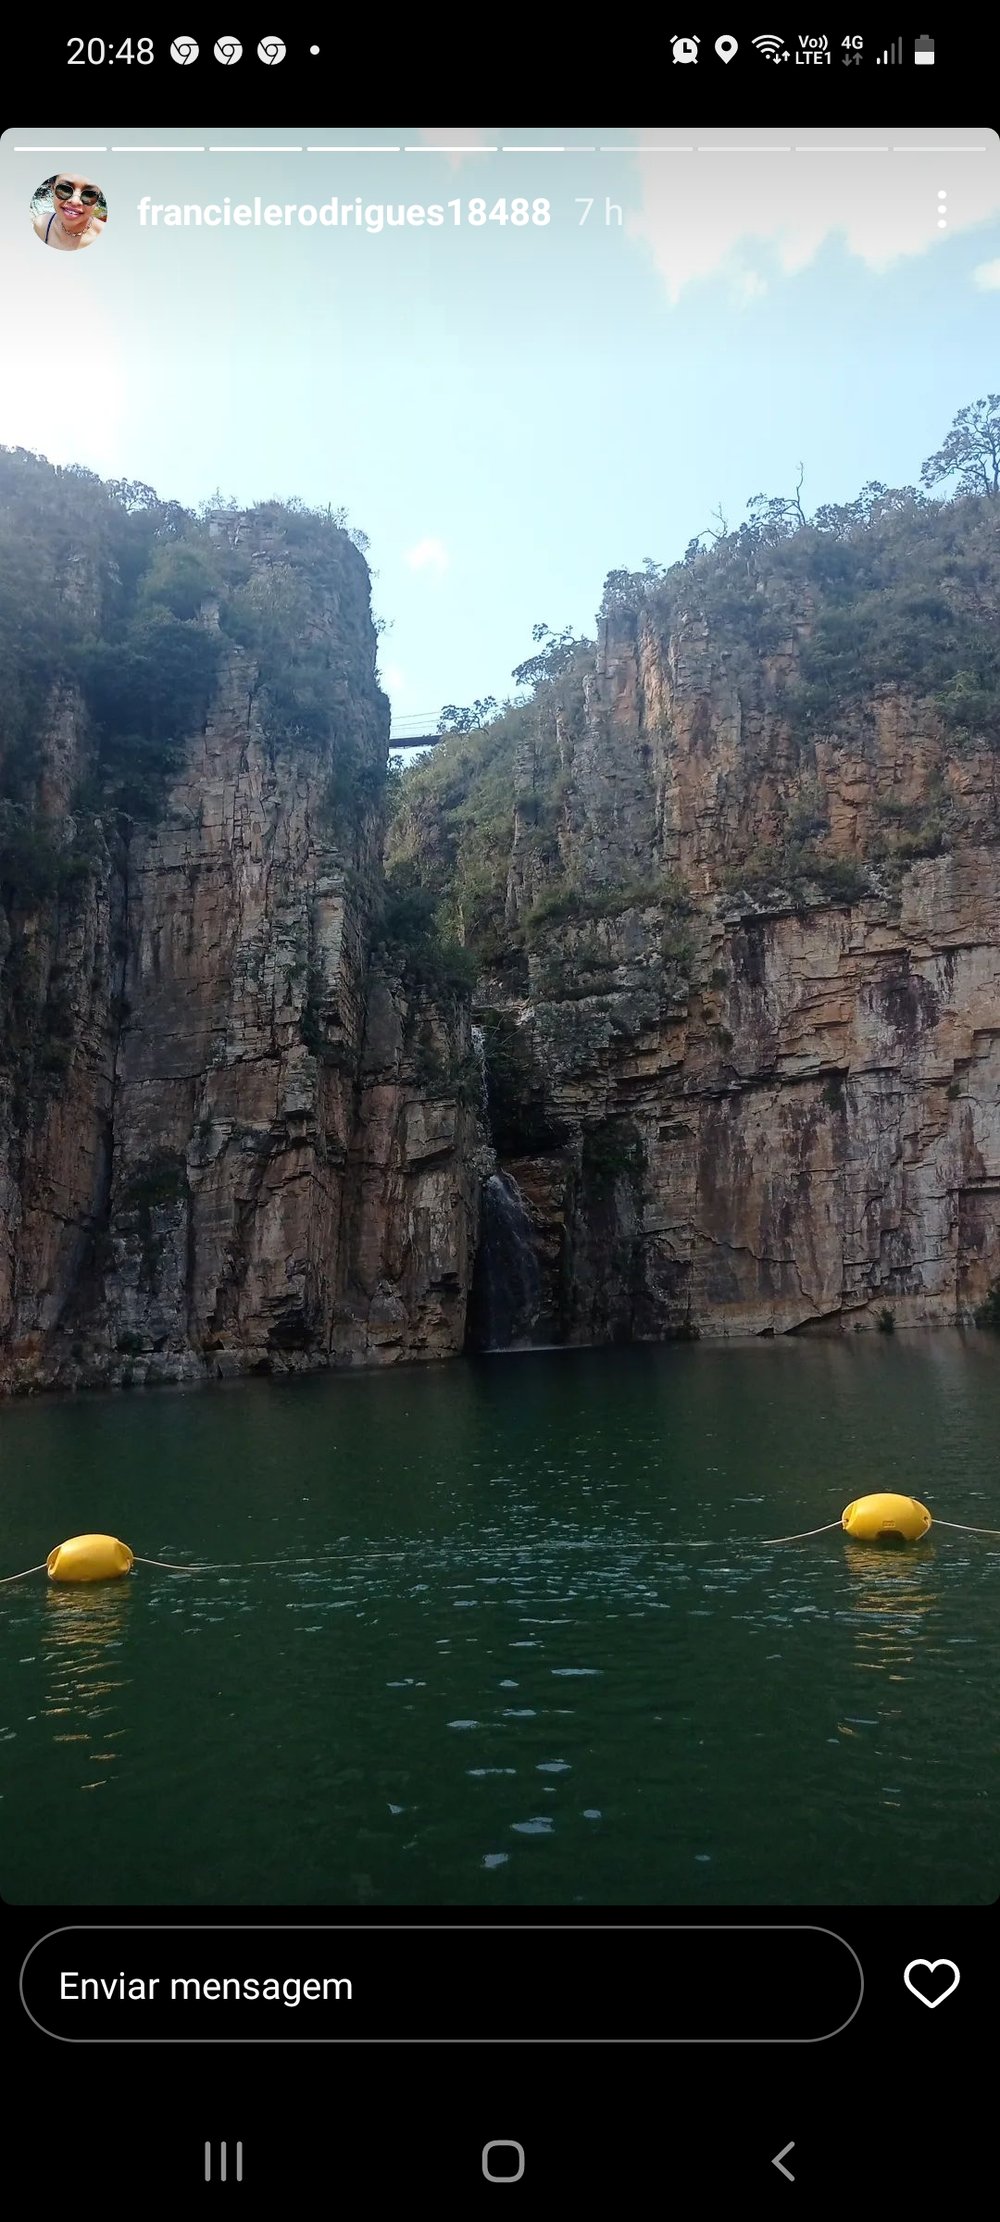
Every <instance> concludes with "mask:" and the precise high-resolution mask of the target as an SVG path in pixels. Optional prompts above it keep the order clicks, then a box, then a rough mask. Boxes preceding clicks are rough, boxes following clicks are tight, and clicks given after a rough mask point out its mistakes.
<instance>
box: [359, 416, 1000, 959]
mask: <svg viewBox="0 0 1000 2222" xmlns="http://www.w3.org/2000/svg"><path fill="white" fill-rule="evenodd" d="M998 453H1000V397H998V396H996V395H989V396H987V397H986V398H985V399H984V400H983V401H982V402H980V403H976V404H973V405H971V406H970V408H968V409H966V410H963V411H960V412H959V415H958V417H957V418H956V420H955V423H954V425H953V426H952V429H951V432H950V433H949V435H948V438H947V440H946V441H945V443H944V445H943V447H942V448H941V449H940V451H939V452H938V453H937V454H936V455H934V456H931V457H930V458H929V459H928V461H927V463H926V464H925V465H924V467H923V474H922V476H923V488H922V489H918V488H916V487H912V486H907V487H900V488H891V487H888V486H886V485H883V484H881V483H876V482H873V483H870V484H869V485H867V486H865V487H864V488H863V489H862V491H861V493H860V494H859V495H858V497H857V499H856V500H855V501H852V502H848V503H844V504H840V505H836V504H826V505H824V506H823V507H821V508H820V509H818V510H817V511H816V513H815V515H813V516H811V517H810V516H807V514H806V512H805V510H804V508H803V505H802V479H801V474H800V482H799V485H798V487H797V488H796V491H795V493H794V494H793V495H791V496H788V497H781V496H779V497H772V496H765V495H757V496H755V497H754V499H753V500H752V501H751V502H750V503H749V505H748V513H747V517H746V520H745V522H744V523H743V524H741V525H740V526H739V527H738V528H736V529H735V530H730V529H729V527H728V525H727V524H726V521H725V519H723V518H721V517H720V519H719V523H718V529H717V530H715V531H713V532H712V533H711V534H708V535H702V536H701V537H700V538H699V539H698V540H696V541H692V542H691V544H690V545H689V547H688V548H687V550H686V552H685V555H684V557H683V558H682V560H681V561H679V562H676V563H674V564H672V565H669V566H663V565H661V564H658V563H655V562H653V561H652V560H651V559H647V561H646V562H645V564H644V566H643V568H642V569H641V570H639V571H636V572H632V571H613V572H610V573H609V574H608V577H607V579H606V581H605V588H604V597H603V601H602V605H601V609H600V612H599V623H600V626H601V638H600V642H599V644H598V646H597V647H595V646H594V645H593V644H592V643H591V642H589V641H583V640H581V641H574V640H573V638H572V636H571V635H570V633H569V632H568V631H565V630H564V631H563V632H562V633H558V634H557V633H554V632H552V631H551V629H550V628H549V627H547V626H536V628H535V639H536V644H540V645H539V647H538V653H537V654H536V655H535V656H534V657H530V658H529V659H528V660H527V661H526V662H525V663H523V664H521V665H518V666H517V667H516V669H515V671H514V673H513V675H512V676H513V678H514V679H515V681H516V683H517V686H518V689H519V692H518V694H517V695H516V696H514V697H513V698H512V700H510V701H509V702H507V703H505V704H504V705H503V706H502V707H501V708H500V710H499V711H496V706H495V705H493V704H491V703H476V704H474V705H473V708H472V710H470V711H462V710H459V709H457V708H456V707H455V705H449V706H448V709H447V711H446V712H445V713H444V714H443V717H442V726H443V728H446V730H445V736H444V738H443V739H442V740H441V741H440V743H439V744H438V746H437V747H436V748H435V750H434V752H433V754H432V755H428V756H427V757H425V758H424V759H423V761H421V762H420V763H419V764H417V765H416V766H414V767H413V768H412V769H411V770H410V771H408V772H406V773H405V774H404V775H403V778H402V780H401V782H400V784H399V788H398V795H397V801H396V809H395V817H394V822H393V825H392V828H391V832H390V841H389V857H390V861H391V862H392V863H393V864H395V865H396V866H399V865H405V866H406V868H407V870H408V871H409V872H410V873H411V875H412V877H413V881H414V884H418V885H420V886H422V887H423V888H424V890H425V891H426V893H427V896H428V899H429V900H430V901H431V903H432V907H433V910H434V914H435V916H436V918H437V921H438V923H439V925H440V927H441V929H442V931H444V932H445V933H446V934H447V935H449V936H450V937H452V938H453V939H457V940H458V941H461V942H463V943H464V944H465V945H466V947H467V948H469V949H470V950H471V951H472V952H473V954H474V956H475V958H476V960H477V962H478V963H479V965H480V968H481V969H482V970H484V971H493V972H494V973H497V974H499V975H500V976H503V975H504V974H505V973H506V974H512V973H513V974H517V973H518V971H519V970H520V976H521V978H522V981H523V979H524V962H525V955H526V953H531V952H532V951H533V950H537V949H539V948H540V947H541V945H542V944H543V942H545V941H547V939H548V937H549V936H550V935H551V933H552V932H553V930H556V931H558V930H559V929H560V928H562V927H565V926H568V925H571V924H580V923H583V922H585V921H586V920H588V919H591V920H592V919H594V918H597V917H604V918H608V917H614V916H621V915H622V914H623V913H624V912H625V911H627V910H628V909H629V908H630V907H636V906H638V907H648V905H650V904H656V903H660V904H662V905H663V908H664V934H665V936H666V937H667V939H668V940H669V939H671V938H673V939H674V940H675V941H676V943H677V954H678V956H679V957H680V956H681V955H682V954H683V952H682V950H681V948H680V942H681V941H682V940H683V939H684V930H683V928H682V926H681V924H680V921H679V920H678V917H677V916H676V904H677V899H678V895H680V897H681V899H682V900H683V898H684V894H685V890H684V889H683V888H678V886H677V884H676V878H675V876H672V875H670V874H667V875H666V876H665V877H664V875H663V874H660V873H658V872H657V870H656V864H655V856H654V859H653V864H652V870H651V871H647V874H646V876H645V878H638V879H637V878H636V877H635V875H632V876H629V875H628V874H627V873H626V872H624V871H622V872H621V873H620V874H619V875H618V877H617V878H616V877H615V876H614V874H613V873H612V874H611V875H610V876H609V875H608V873H607V872H605V873H604V874H603V876H602V875H601V874H600V873H599V872H596V871H595V853H596V852H595V844H594V842H593V839H592V832H593V824H592V818H591V817H588V806H587V805H586V804H582V803H581V795H580V778H579V766H578V763H577V761H576V752H577V747H578V743H579V740H580V736H581V733H582V732H583V731H584V730H585V729H586V727H587V721H588V719H589V720H590V723H591V733H592V735H593V734H594V733H596V734H597V736H598V741H599V747H600V748H601V749H606V760H605V761H602V760H600V759H598V762H597V766H596V772H595V764H594V750H593V739H592V741H591V764H590V770H589V775H588V776H589V777H590V778H591V782H592V783H593V780H594V778H595V776H599V777H603V778H604V780H605V782H606V785H607V788H608V790H609V795H610V799H609V800H608V801H607V802H606V804H605V805H604V807H605V808H606V811H607V812H609V813H610V814H611V817H612V819H613V817H614V813H615V810H616V809H617V807H618V806H617V804H616V803H615V800H614V784H615V780H616V776H617V770H618V766H617V763H616V760H615V759H616V749H615V741H614V737H613V731H612V730H611V729H604V737H603V738H602V737H601V734H602V729H601V727H600V724H599V722H598V723H597V724H595V718H596V719H598V720H599V718H600V690H601V685H602V677H603V673H604V670H605V668H606V658H607V657H609V656H610V657H612V658H614V656H616V655H617V654H619V653H620V652H621V651H622V650H623V649H624V650H625V651H626V652H632V653H634V654H642V653H643V651H644V649H645V650H648V651H651V653H652V654H653V656H654V658H655V659H656V660H657V661H658V664H659V668H660V669H661V670H663V671H666V670H668V669H669V667H670V661H671V644H672V643H674V642H677V641H680V642H681V643H684V642H690V641H694V642H697V641H698V640H699V638H701V639H703V640H704V641H705V644H706V652H707V654H708V656H709V658H710V659H711V657H713V656H716V657H718V656H721V658H722V667H723V678H724V682H725V686H726V687H727V688H728V689H729V690H730V698H731V695H732V692H733V690H735V693H736V695H737V697H738V699H739V702H740V704H741V709H742V713H743V716H744V722H745V721H746V718H747V715H748V714H749V715H750V716H751V717H756V719H757V725H758V730H759V727H760V721H761V719H762V718H763V719H764V720H765V721H768V722H772V723H773V722H780V725H781V728H782V729H783V731H784V732H785V733H786V734H787V737H788V746H789V749H790V751H791V757H792V762H793V763H795V764H797V770H796V771H795V772H794V773H793V775H792V776H788V775H785V777H784V803H783V810H784V822H783V825H782V827H781V829H780V831H779V832H778V833H777V835H776V837H775V838H774V839H773V840H772V842H771V845H770V846H766V845H765V846H758V847H757V848H756V849H755V850H754V851H753V853H752V854H751V855H742V856H741V854H740V852H739V849H738V848H736V849H735V851H734V853H733V855H732V858H731V861H730V862H728V863H724V865H723V869H722V873H721V878H720V882H719V885H720V892H723V893H725V892H726V890H728V891H730V892H731V893H734V894H736V893H739V892H741V891H742V892H743V893H745V894H746V896H747V897H748V898H749V899H750V900H751V901H755V900H761V901H766V900H767V899H768V897H769V894H773V893H774V891H776V890H781V891H782V894H783V899H784V900H786V901H789V902H791V903H793V904H795V905H798V904H800V903H801V904H803V905H809V906H813V905H815V904H817V903H823V902H829V903H839V904H844V903H851V902H854V901H857V900H858V899H859V898H860V897H862V896H863V895H865V894H866V893H867V892H869V891H871V890H872V888H873V887H875V886H877V885H879V884H882V885H888V884H891V882H892V876H893V874H895V875H896V876H897V877H898V875H899V873H900V872H901V870H902V869H904V868H905V867H906V866H907V865H908V864H909V863H912V862H913V861H914V860H916V859H918V858H921V857H928V856H935V855H937V854H939V853H940V851H941V850H942V849H945V848H947V847H949V846H950V845H951V843H952V839H953V836H954V832H955V828H956V825H957V822H958V821H957V817H956V804H955V799H954V795H953V794H950V793H948V792H946V791H945V788H944V786H943V784H942V780H941V775H940V772H937V773H935V772H933V771H932V772H930V773H929V774H928V781H927V786H926V792H924V793H923V794H922V795H921V796H920V797H918V798H916V799H911V798H907V799H906V800H894V799H893V798H889V799H887V800H886V799H882V800H880V801H879V802H878V803H877V805H876V807H875V809H874V811H873V813H872V821H871V826H870V828H869V829H868V830H867V831H866V833H865V837H864V845H863V847H862V848H861V849H856V850H852V852H851V853H849V854H845V853H844V851H843V846H842V844H841V846H840V847H839V848H838V847H837V846H836V845H835V844H834V843H833V842H832V839H831V829H830V823H829V817H828V804H827V802H826V801H825V800H824V798H823V796H822V795H821V794H820V793H819V790H818V787H817V782H816V751H817V748H818V747H823V748H825V749H826V751H827V753H829V750H830V749H831V748H833V749H837V748H839V747H840V746H841V745H843V744H845V743H847V742H850V743H851V745H852V746H853V747H854V748H855V750H857V749H858V748H860V749H861V750H862V752H863V751H864V748H865V747H866V746H867V745H868V741H869V740H870V738H871V737H872V736H873V735H874V733H875V731H876V726H877V720H878V717H879V713H880V707H881V705H882V704H883V703H884V702H885V701H886V700H887V699H889V698H893V699H895V700H896V701H898V702H900V703H906V704H908V705H909V706H910V707H911V708H912V710H913V712H914V714H915V715H918V716H919V718H920V720H921V722H922V724H923V725H924V728H925V730H926V731H927V732H928V733H929V735H930V736H931V737H932V738H934V737H935V736H936V737H937V740H938V741H939V743H940V746H941V749H942V750H943V751H945V752H951V753H952V754H954V753H956V752H957V753H958V754H959V755H960V754H961V753H962V751H963V750H965V749H967V748H970V747H973V746H984V745H985V746H986V747H988V748H990V749H1000V495H998V493H997V485H996V469H997V464H996V457H997V454H998ZM943 479H946V480H947V479H950V480H951V481H952V482H953V483H955V485H956V491H955V493H954V495H953V496H952V497H951V498H944V499H935V498H933V497H932V495H931V494H930V493H929V491H927V490H926V489H928V488H930V487H933V486H935V485H937V484H939V483H940V482H941V480H943ZM706 683H708V682H706ZM494 711H495V714H491V713H493V712H494ZM639 739H640V741H641V739H642V736H639ZM658 745H659V747H660V749H661V753H662V752H664V751H665V752H666V754H667V755H668V756H669V750H670V723H669V716H668V717H667V720H666V722H665V723H664V724H663V725H662V726H661V729H660V732H659V735H658ZM645 762H646V763H647V764H648V763H649V749H648V744H646V755H645ZM650 776H651V775H650V774H648V773H647V774H646V777H647V780H648V779H649V777H650ZM873 872H874V873H875V874H876V877H875V879H874V880H873V877H872V874H873ZM879 872H881V875H882V877H881V881H879V879H878V876H877V875H878V873H879ZM886 875H888V878H887V877H886Z"/></svg>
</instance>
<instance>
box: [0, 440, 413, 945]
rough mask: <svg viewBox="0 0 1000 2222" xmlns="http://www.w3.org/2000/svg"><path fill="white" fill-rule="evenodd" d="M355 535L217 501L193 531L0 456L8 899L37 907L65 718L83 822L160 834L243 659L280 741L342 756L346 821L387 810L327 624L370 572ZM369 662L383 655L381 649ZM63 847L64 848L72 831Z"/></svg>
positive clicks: (105, 491) (291, 508)
mask: <svg viewBox="0 0 1000 2222" xmlns="http://www.w3.org/2000/svg"><path fill="white" fill-rule="evenodd" d="M343 523H344V521H343V517H342V516H340V515H335V514H334V513H333V512H330V511H313V510H309V509H307V508H305V506H304V505H303V504H295V503H291V504H286V503H279V502H267V503H263V504H261V505H260V506H259V507H258V508H257V509H256V510H254V511H251V512H249V513H248V514H242V513H238V512H237V511H236V510H235V508H233V507H232V506H230V505H227V504H226V503H224V502H222V501H221V500H219V499H216V500H215V501H214V502H211V503H208V504H206V505H205V507H204V509H203V510H202V512H201V514H199V515H197V516H196V515H194V514H193V513H192V512H190V511H188V510H185V509H182V508H181V507H180V506H179V505H178V504H177V503H176V502H164V501H161V500H160V499H159V497H158V496H157V495H156V493H155V492H154V491H153V489H152V488H151V487H149V486H143V485H137V484H133V483H132V482H130V481H124V480H113V481H109V482H107V483H105V482H104V481H102V480H101V479H99V478H98V477H96V476H95V474H94V473H93V472H92V471H86V470H82V469H80V468H78V467H77V466H75V465H74V466H70V467H69V468H68V469H57V468H55V467H54V466H53V465H51V464H49V463H46V462H44V461H43V460H42V459H41V458H40V457H38V456H35V455H29V454H27V453H26V452H25V451H24V450H21V449H17V450H9V449H4V450H0V802H2V803H6V804H7V805H9V806H10V808H11V810H12V811H14V812H16V813H18V814H19V819H18V823H19V826H20V835H19V836H17V837H16V836H15V832H14V821H13V819H11V818H10V817H8V821H7V829H6V832H5V836H4V838H5V842H6V847H5V856H6V863H7V874H6V879H5V885H6V886H7V888H8V890H9V891H10V892H11V893H16V894H18V895H19V896H21V897H22V898H23V899H24V900H25V901H30V900H32V899H34V897H35V894H36V890H37V882H38V871H37V868H36V867H37V861H38V856H37V852H38V847H39V844H42V845H43V846H44V843H45V840H46V833H45V829H44V827H43V825H42V823H41V821H40V817H39V811H40V808H43V806H42V805H40V797H39V782H40V779H41V776H42V773H43V770H44V766H43V760H42V758H43V748H44V745H45V743H46V742H48V741H50V739H51V733H52V728H53V725H54V724H56V723H57V722H58V719H59V717H60V715H62V714H63V713H64V712H65V711H67V710H68V711H69V714H70V715H72V716H75V717H77V718H78V717H79V714H80V712H81V711H82V715H83V719H84V721H85V731H84V738H85V747H84V749H83V751H82V752H81V753H82V756H83V759H84V762H85V766H86V768H85V769H84V770H83V771H82V773H81V775H80V777H79V778H78V780H77V782H76V784H75V787H74V790H73V792H72V793H71V794H70V796H69V797H68V798H67V799H68V802H69V806H70V808H71V810H72V811H73V812H74V815H76V816H77V817H79V818H85V817H86V816H87V815H88V814H89V815H91V816H93V815H97V816H100V817H101V818H102V819H103V820H104V822H105V825H106V827H109V826H112V827H115V828H121V829H122V830H127V828H128V826H129V825H135V824H138V825H144V824H151V823H153V822H155V820H156V818H157V817H158V816H159V814H160V812H161V810H162V808H163V805H164V800H165V796H166V791H167V788H168V786H169V783H170V781H171V779H172V778H173V776H174V775H175V773H176V771H177V770H178V768H179V764H180V760H181V751H182V747H183V744H184V742H185V741H186V740H187V739H188V737H189V736H190V735H191V734H192V733H194V732H196V731H197V730H198V727H199V726H200V725H201V724H203V723H204V720H205V716H206V713H207V710H208V705H209V702H210V699H211V695H212V690H213V687H214V685H215V682H216V678H217V674H218V668H219V663H220V658H221V656H222V654H223V653H224V651H225V649H226V648H227V646H228V645H230V644H239V645H240V646H241V647H243V648H245V649H246V650H247V651H248V652H249V654H250V655H251V656H252V658H253V670H254V678H253V688H254V693H255V698H256V701H257V705H258V710H259V713H260V716H261V718H262V721H263V725H264V730H265V732H266V733H267V734H268V735H269V736H270V737H271V738H272V739H273V740H274V741H275V742H276V743H277V742H278V741H283V742H286V743H290V744H292V745H295V744H299V745H301V746H304V747H309V748H315V749H319V750H322V751H323V752H324V753H326V754H328V756H329V760H330V798H329V799H330V809H331V819H332V818H333V817H334V816H335V815H336V814H337V813H350V812H351V811H353V810H354V809H355V808H356V807H363V806H364V805H366V804H367V803H370V802H371V801H372V800H373V799H375V798H376V797H377V795H378V793H379V791H380V789H381V784H382V777H383V767H382V765H381V762H380V761H379V759H378V755H377V752H373V751H372V750H370V749H366V748H365V747H364V745H363V740H364V736H362V737H360V738H359V737H358V736H357V735H355V734H354V733H353V732H347V733H345V732H344V730H343V729H342V724H341V722H340V721H339V720H338V698H339V695H340V692H341V691H342V690H341V688H340V685H339V681H340V679H341V673H340V671H339V668H338V664H337V656H336V651H335V649H334V646H333V644H332V643H331V641H330V639H329V638H328V637H327V635H326V633H325V631H324V628H323V625H322V623H321V622H320V621H319V620H318V618H317V609H318V606H319V604H320V602H321V600H322V596H323V593H324V590H328V591H329V592H331V593H333V594H336V592H337V588H338V584H339V583H340V581H341V580H342V577H343V573H344V569H345V566H346V565H349V564H356V563H357V562H358V556H357V554H356V553H355V550H354V548H353V547H352V546H351V544H350V539H349V536H348V534H347V533H346V532H345V530H344V529H343ZM343 599H344V598H343V597H341V600H343ZM344 621H346V620H344ZM342 630H343V623H342V624H341V631H342ZM362 647H363V649H366V650H367V653H368V654H369V655H371V654H372V649H373V643H372V640H371V639H369V641H368V642H367V643H364V644H362ZM52 836H53V838H54V840H55V844H56V846H57V848H58V847H61V846H62V845H63V828H62V827H61V826H58V825H57V826H56V827H54V828H53V829H52ZM18 849H20V852H21V855H22V856H23V860H24V870H23V872H22V876H21V877H20V879H18V877H17V865H18V855H17V852H18Z"/></svg>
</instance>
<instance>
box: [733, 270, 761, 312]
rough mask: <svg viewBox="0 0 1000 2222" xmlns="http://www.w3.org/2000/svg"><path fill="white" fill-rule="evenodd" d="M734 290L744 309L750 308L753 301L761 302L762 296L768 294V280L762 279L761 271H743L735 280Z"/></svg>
mask: <svg viewBox="0 0 1000 2222" xmlns="http://www.w3.org/2000/svg"><path fill="white" fill-rule="evenodd" d="M733 290H734V292H735V294H736V298H737V300H738V301H742V303H743V306H744V308H749V306H750V303H751V301H759V300H760V297H761V294H762V293H766V292H767V279H766V278H762V277H761V275H760V272H759V270H741V271H739V272H738V274H737V275H736V277H735V278H734V280H733Z"/></svg>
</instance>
